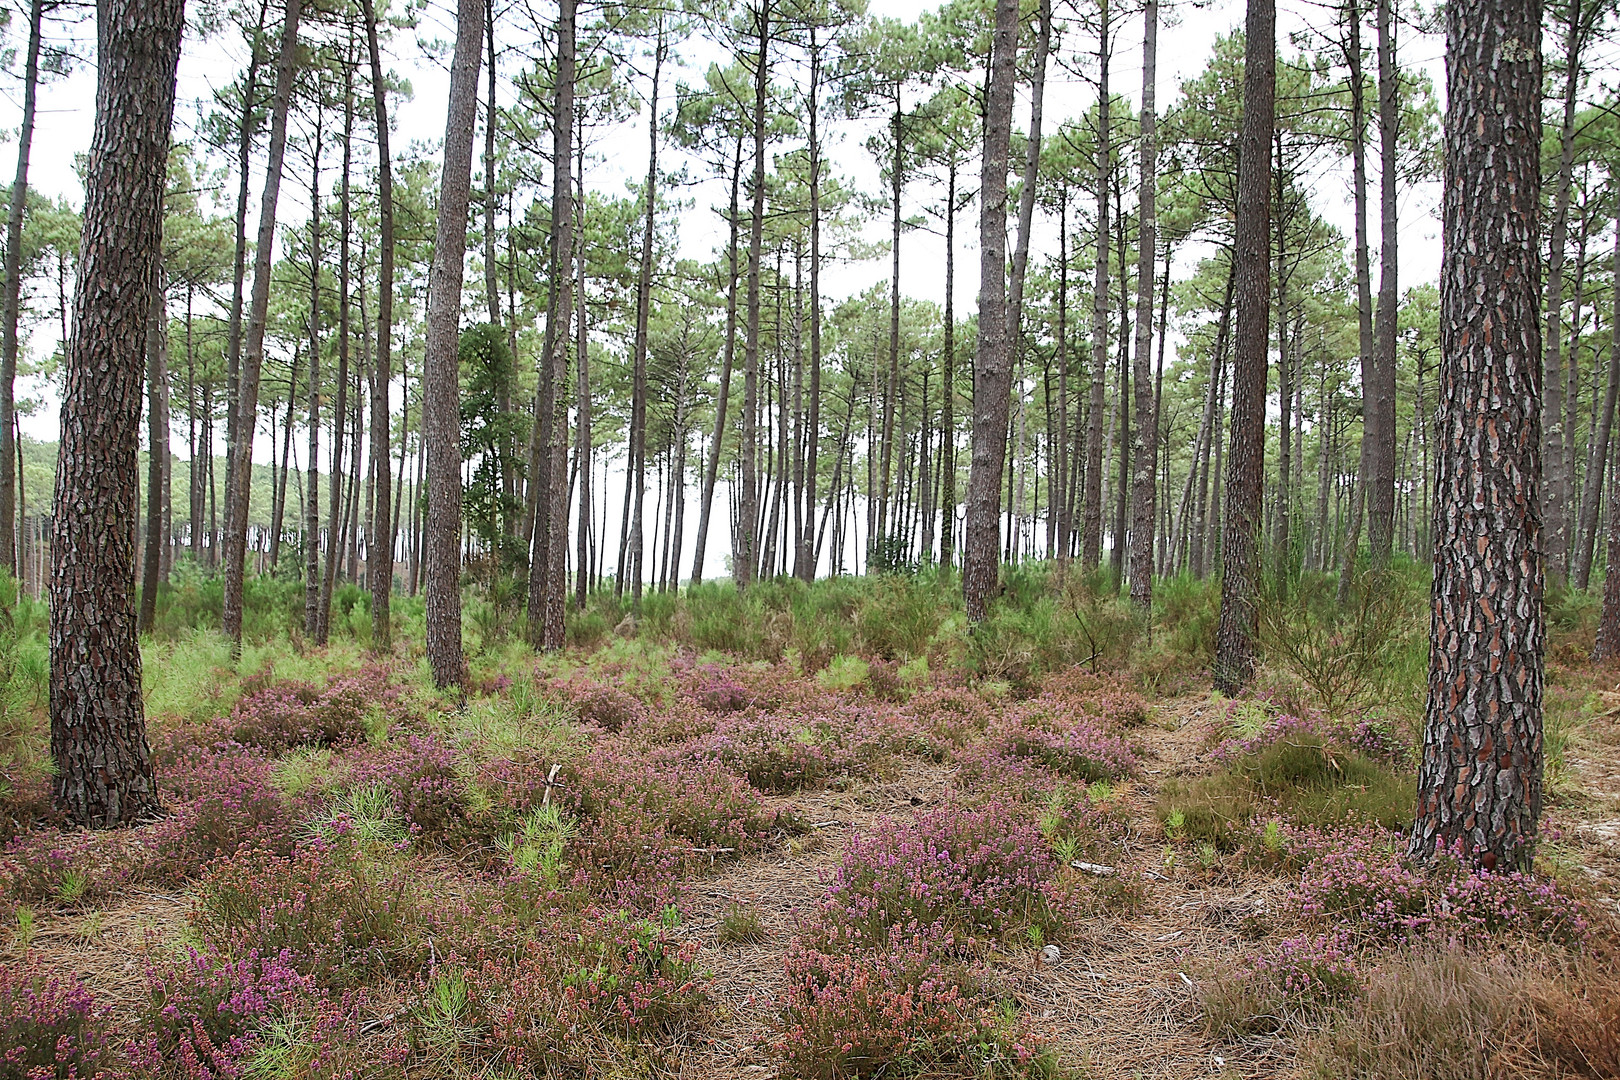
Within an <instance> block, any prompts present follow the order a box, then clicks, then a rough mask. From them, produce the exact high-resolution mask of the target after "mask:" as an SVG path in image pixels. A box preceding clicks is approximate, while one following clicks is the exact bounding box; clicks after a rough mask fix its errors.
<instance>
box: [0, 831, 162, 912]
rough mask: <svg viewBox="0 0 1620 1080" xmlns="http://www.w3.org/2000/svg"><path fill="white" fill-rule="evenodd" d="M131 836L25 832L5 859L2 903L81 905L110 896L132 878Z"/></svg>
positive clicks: (0, 873)
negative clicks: (81, 903) (109, 894)
mask: <svg viewBox="0 0 1620 1080" xmlns="http://www.w3.org/2000/svg"><path fill="white" fill-rule="evenodd" d="M130 835H131V834H130V833H128V832H118V833H113V832H64V831H61V830H58V829H38V830H32V831H29V832H25V833H20V834H18V835H17V836H15V837H13V838H12V840H11V842H10V843H8V844H7V845H6V846H5V854H4V856H3V857H0V902H3V903H5V904H6V905H7V906H10V905H14V904H76V903H80V902H83V901H87V900H93V899H96V898H97V897H101V896H105V895H107V894H108V893H110V892H111V891H112V890H113V889H115V888H116V887H117V886H118V885H120V884H122V883H123V882H125V881H127V880H128V879H129V878H130V877H131V864H132V863H133V862H135V861H136V860H135V859H133V858H132V853H133V850H134V849H133V845H132V843H131V841H130Z"/></svg>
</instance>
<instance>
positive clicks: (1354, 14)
mask: <svg viewBox="0 0 1620 1080" xmlns="http://www.w3.org/2000/svg"><path fill="white" fill-rule="evenodd" d="M1345 23H1346V28H1347V30H1348V35H1349V44H1348V45H1347V46H1346V47H1345V58H1346V59H1347V60H1348V61H1349V64H1350V127H1351V132H1350V161H1351V170H1352V180H1351V185H1352V189H1353V192H1354V199H1355V219H1356V225H1355V228H1356V256H1355V257H1356V321H1357V328H1358V332H1359V338H1358V342H1359V344H1358V346H1357V351H1358V354H1359V355H1360V357H1361V415H1362V434H1361V467H1360V468H1359V469H1357V470H1356V477H1355V481H1354V483H1355V492H1354V494H1353V495H1352V496H1351V500H1350V520H1349V522H1347V528H1346V529H1345V537H1346V539H1345V544H1344V553H1343V554H1344V559H1343V566H1342V568H1341V569H1340V571H1339V603H1340V604H1345V603H1348V602H1349V599H1350V587H1351V584H1352V582H1353V581H1354V578H1355V570H1356V555H1357V549H1358V548H1359V547H1360V546H1361V520H1362V517H1363V513H1362V511H1363V502H1364V493H1365V492H1366V490H1367V481H1368V478H1369V477H1370V476H1371V475H1372V468H1371V460H1370V455H1371V454H1372V452H1373V449H1372V448H1373V446H1374V445H1375V444H1377V443H1379V442H1380V441H1381V438H1382V437H1381V435H1380V434H1379V431H1378V423H1379V420H1380V419H1381V418H1382V413H1380V412H1379V410H1378V409H1377V407H1376V405H1375V403H1374V402H1373V388H1374V387H1375V386H1376V385H1377V384H1378V372H1377V365H1378V361H1377V358H1376V357H1375V356H1374V355H1373V301H1372V268H1371V265H1370V264H1371V258H1370V255H1369V253H1368V250H1367V247H1368V245H1367V141H1366V138H1365V136H1366V132H1367V111H1366V85H1367V83H1366V77H1365V76H1364V75H1363V74H1362V70H1361V9H1360V8H1359V7H1358V6H1357V0H1346V2H1345Z"/></svg>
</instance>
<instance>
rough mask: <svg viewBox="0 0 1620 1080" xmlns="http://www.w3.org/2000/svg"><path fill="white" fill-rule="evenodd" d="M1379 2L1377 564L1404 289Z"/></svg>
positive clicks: (1390, 487) (1384, 538)
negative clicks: (1400, 278)
mask: <svg viewBox="0 0 1620 1080" xmlns="http://www.w3.org/2000/svg"><path fill="white" fill-rule="evenodd" d="M1376 2H1377V5H1378V139H1379V163H1378V164H1379V185H1378V208H1379V220H1380V229H1381V239H1380V242H1379V247H1378V314H1377V316H1376V317H1375V319H1374V325H1373V357H1374V360H1375V363H1374V364H1373V372H1372V373H1373V384H1372V391H1371V394H1370V404H1371V406H1372V408H1373V410H1374V411H1375V412H1376V413H1377V417H1378V423H1377V426H1376V428H1375V431H1376V435H1377V437H1376V438H1375V439H1374V440H1373V446H1372V449H1371V451H1370V452H1368V454H1367V458H1366V460H1367V473H1368V476H1367V480H1366V481H1365V483H1366V484H1367V486H1368V490H1367V545H1368V548H1369V551H1370V553H1371V555H1372V564H1373V565H1374V566H1378V567H1383V566H1387V565H1389V560H1390V556H1391V554H1392V553H1393V550H1394V543H1395V335H1396V332H1397V326H1398V323H1399V321H1400V313H1399V311H1398V310H1397V308H1398V305H1399V303H1400V292H1399V289H1398V288H1397V285H1396V271H1397V269H1398V268H1399V265H1400V260H1399V258H1398V254H1397V247H1396V244H1397V240H1398V239H1399V237H1398V233H1397V225H1398V223H1397V221H1396V218H1395V195H1396V191H1395V184H1396V165H1397V161H1396V153H1397V150H1396V136H1397V134H1398V127H1399V124H1400V104H1399V100H1398V94H1399V90H1400V87H1399V76H1398V74H1397V72H1396V68H1395V38H1394V29H1393V26H1392V22H1393V15H1392V14H1391V10H1390V9H1391V7H1392V6H1393V3H1394V0H1376Z"/></svg>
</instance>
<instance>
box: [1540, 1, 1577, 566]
mask: <svg viewBox="0 0 1620 1080" xmlns="http://www.w3.org/2000/svg"><path fill="white" fill-rule="evenodd" d="M1539 6H1540V5H1539V4H1537V7H1539ZM1583 22H1584V17H1583V14H1582V0H1569V23H1568V25H1567V27H1566V29H1565V33H1564V63H1565V74H1564V122H1563V126H1562V128H1561V130H1560V131H1559V157H1558V180H1557V186H1556V188H1555V189H1554V194H1553V219H1552V236H1551V240H1550V243H1549V246H1548V251H1547V295H1546V299H1545V300H1544V301H1543V304H1544V306H1545V308H1546V311H1545V315H1546V318H1547V331H1546V336H1545V338H1544V339H1543V341H1542V348H1543V349H1545V350H1546V351H1545V352H1544V354H1543V357H1542V386H1541V389H1542V406H1543V415H1542V418H1541V424H1542V436H1543V438H1544V441H1545V445H1544V446H1543V447H1542V451H1543V458H1542V466H1543V468H1545V470H1546V480H1547V498H1546V503H1545V504H1544V505H1543V507H1542V511H1543V514H1544V516H1545V521H1544V524H1545V526H1546V546H1545V551H1546V553H1547V573H1548V575H1549V577H1551V579H1552V580H1553V581H1555V582H1561V581H1563V580H1564V577H1565V575H1566V573H1567V572H1568V569H1569V537H1568V535H1567V528H1566V523H1565V513H1564V504H1565V501H1566V499H1567V498H1568V491H1567V489H1568V486H1569V483H1570V477H1568V476H1566V475H1565V461H1564V440H1565V439H1566V438H1568V437H1571V436H1573V434H1574V433H1573V432H1566V431H1565V430H1564V378H1563V374H1564V367H1563V355H1562V352H1561V346H1562V343H1563V342H1562V337H1563V330H1562V323H1563V314H1564V244H1565V240H1566V239H1567V236H1568V232H1569V196H1570V188H1571V187H1572V185H1573V179H1574V162H1575V109H1576V104H1577V102H1576V98H1577V92H1578V90H1579V89H1580V60H1581V48H1582V44H1583V38H1584V36H1585V35H1584V33H1583Z"/></svg>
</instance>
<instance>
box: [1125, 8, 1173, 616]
mask: <svg viewBox="0 0 1620 1080" xmlns="http://www.w3.org/2000/svg"><path fill="white" fill-rule="evenodd" d="M1142 20H1143V36H1142V115H1141V121H1140V127H1141V151H1140V162H1141V163H1140V169H1141V190H1140V199H1141V209H1140V210H1139V211H1138V221H1137V240H1136V249H1137V255H1136V369H1135V372H1134V375H1135V379H1136V438H1135V441H1134V442H1133V443H1132V455H1131V456H1132V457H1133V459H1134V460H1135V465H1136V467H1135V470H1134V475H1133V476H1132V477H1131V603H1133V604H1135V605H1136V606H1137V608H1139V609H1140V610H1142V611H1149V610H1151V609H1152V607H1153V546H1154V545H1153V529H1154V524H1155V515H1156V514H1157V513H1158V501H1157V499H1158V492H1157V490H1156V489H1157V483H1156V481H1157V477H1158V468H1157V466H1158V460H1159V422H1158V407H1157V404H1156V402H1155V400H1154V387H1153V384H1152V383H1151V381H1150V380H1151V379H1152V370H1151V367H1150V365H1151V363H1152V360H1153V357H1152V355H1151V354H1152V350H1153V262H1154V258H1155V257H1156V256H1157V254H1158V253H1157V251H1156V247H1157V244H1158V217H1157V214H1156V209H1157V208H1156V206H1155V197H1156V196H1157V194H1158V190H1157V189H1158V182H1159V177H1158V168H1159V165H1158V153H1159V144H1158V137H1157V133H1156V129H1155V116H1154V91H1155V81H1156V79H1157V77H1158V75H1157V70H1158V38H1159V3H1158V0H1147V4H1146V6H1145V7H1144V8H1143V13H1142ZM1166 280H1168V274H1167V275H1166Z"/></svg>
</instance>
